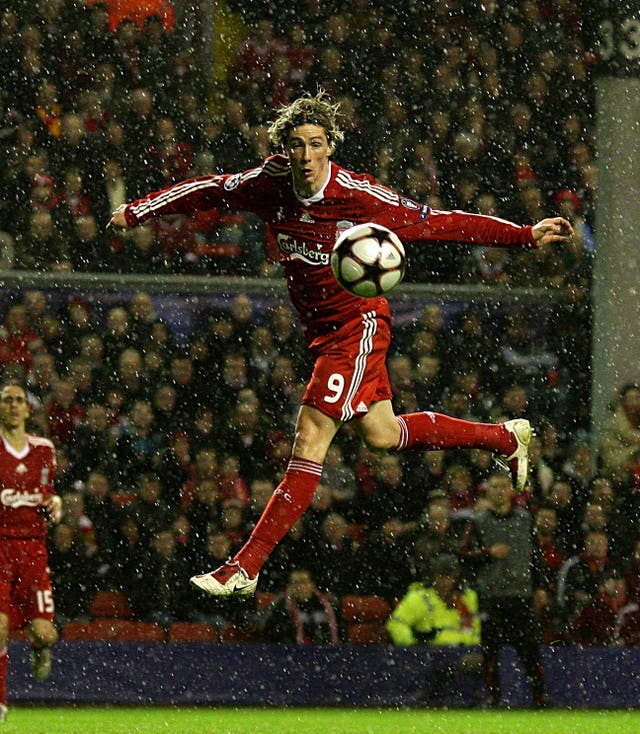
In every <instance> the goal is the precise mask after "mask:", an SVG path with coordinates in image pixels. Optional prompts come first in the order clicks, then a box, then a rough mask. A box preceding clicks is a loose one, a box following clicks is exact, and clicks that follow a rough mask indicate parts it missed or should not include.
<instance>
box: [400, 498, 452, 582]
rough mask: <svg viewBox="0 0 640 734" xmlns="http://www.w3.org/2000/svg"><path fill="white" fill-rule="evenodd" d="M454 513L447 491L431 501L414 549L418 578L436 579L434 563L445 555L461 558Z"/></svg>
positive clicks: (417, 533) (413, 563) (414, 567)
mask: <svg viewBox="0 0 640 734" xmlns="http://www.w3.org/2000/svg"><path fill="white" fill-rule="evenodd" d="M451 510H452V507H451V501H450V500H449V498H448V497H447V496H446V494H445V493H444V492H443V493H442V494H441V495H440V496H434V497H432V498H431V499H430V500H429V503H428V504H427V508H426V513H425V515H424V518H423V519H422V521H421V523H420V526H419V527H418V529H417V530H416V533H415V540H414V542H413V546H412V554H411V556H412V565H413V569H414V571H413V572H414V575H415V576H416V578H420V579H423V580H425V581H431V580H433V573H432V571H431V563H432V560H433V559H434V558H437V557H438V556H441V555H447V556H455V557H458V556H459V554H460V540H461V539H460V537H459V534H458V532H457V528H456V527H454V524H453V522H452V516H451Z"/></svg>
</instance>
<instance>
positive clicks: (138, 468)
mask: <svg viewBox="0 0 640 734" xmlns="http://www.w3.org/2000/svg"><path fill="white" fill-rule="evenodd" d="M128 416H129V420H128V422H127V425H126V426H125V428H124V430H123V432H122V435H121V436H119V437H118V438H117V440H116V444H115V448H114V455H115V460H116V464H117V469H118V477H119V482H120V485H121V486H122V487H126V488H131V487H134V486H135V485H136V480H137V478H138V476H139V475H140V474H142V473H144V472H150V471H153V470H155V468H156V464H157V461H158V457H159V454H160V451H161V449H162V448H163V446H164V444H165V443H166V440H167V437H166V436H162V435H161V434H160V433H159V432H158V431H156V429H155V426H154V425H153V421H154V417H153V410H152V408H151V404H150V403H149V402H148V401H146V400H136V401H135V402H134V403H133V405H132V406H131V409H130V410H129V414H128Z"/></svg>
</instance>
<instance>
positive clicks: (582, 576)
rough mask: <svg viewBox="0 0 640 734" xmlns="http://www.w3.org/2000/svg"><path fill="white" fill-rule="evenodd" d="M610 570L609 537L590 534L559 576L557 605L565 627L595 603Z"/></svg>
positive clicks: (596, 533)
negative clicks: (587, 606)
mask: <svg viewBox="0 0 640 734" xmlns="http://www.w3.org/2000/svg"><path fill="white" fill-rule="evenodd" d="M611 566H612V563H611V560H610V558H609V538H608V536H607V534H606V533H605V532H603V531H602V530H592V531H590V532H588V533H587V534H586V535H585V538H584V544H583V547H582V551H581V552H580V553H578V554H577V555H574V556H571V557H569V558H567V560H566V561H565V562H564V563H563V564H562V566H561V567H560V570H559V572H558V596H557V605H558V610H559V613H560V617H561V620H562V622H563V623H564V624H565V625H566V623H567V622H568V621H569V620H571V619H573V618H574V617H575V616H576V615H577V614H579V613H580V611H581V609H582V608H583V607H585V606H586V605H587V604H589V603H590V602H591V601H593V600H594V599H595V596H596V594H597V591H598V587H599V586H600V584H601V583H602V582H603V580H604V575H605V573H607V571H608V569H609V568H611Z"/></svg>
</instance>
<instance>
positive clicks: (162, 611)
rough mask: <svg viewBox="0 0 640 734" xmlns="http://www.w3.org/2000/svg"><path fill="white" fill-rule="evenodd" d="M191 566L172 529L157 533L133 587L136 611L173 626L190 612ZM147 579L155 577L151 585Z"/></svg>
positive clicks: (142, 615) (144, 617) (146, 617)
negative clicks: (185, 560)
mask: <svg viewBox="0 0 640 734" xmlns="http://www.w3.org/2000/svg"><path fill="white" fill-rule="evenodd" d="M187 574H188V569H187V568H186V564H185V562H184V561H183V560H182V559H181V558H180V555H179V554H178V552H177V549H176V541H175V537H174V535H173V532H172V531H171V529H169V528H166V529H163V530H160V531H158V532H156V533H154V534H153V535H152V537H151V543H150V548H149V550H148V553H147V554H146V557H145V559H144V562H143V565H142V568H141V569H140V573H139V574H138V577H137V583H136V584H135V586H134V587H133V591H132V594H131V602H132V605H133V607H134V610H135V612H136V615H137V616H138V617H139V618H141V619H143V620H148V621H150V622H156V623H158V624H160V625H162V626H163V627H165V628H169V626H170V625H171V623H172V622H175V621H178V620H184V619H187V617H188V616H189V606H190V604H189V597H190V592H189V588H188V582H186V581H185V579H186V578H187ZM145 579H153V580H154V583H153V584H151V585H149V584H147V583H145Z"/></svg>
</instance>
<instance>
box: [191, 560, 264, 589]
mask: <svg viewBox="0 0 640 734" xmlns="http://www.w3.org/2000/svg"><path fill="white" fill-rule="evenodd" d="M259 575H260V574H256V575H255V578H250V577H249V574H248V573H247V572H246V571H245V570H244V568H242V567H241V566H240V563H239V562H238V561H227V562H226V563H225V564H223V565H222V566H220V567H219V568H216V570H215V571H211V572H210V573H203V574H200V575H199V576H192V577H191V583H192V584H193V585H194V586H197V587H198V588H199V589H201V590H202V591H205V592H206V593H207V594H211V595H212V596H251V595H252V594H253V593H254V592H255V590H256V586H257V585H258V576H259Z"/></svg>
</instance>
